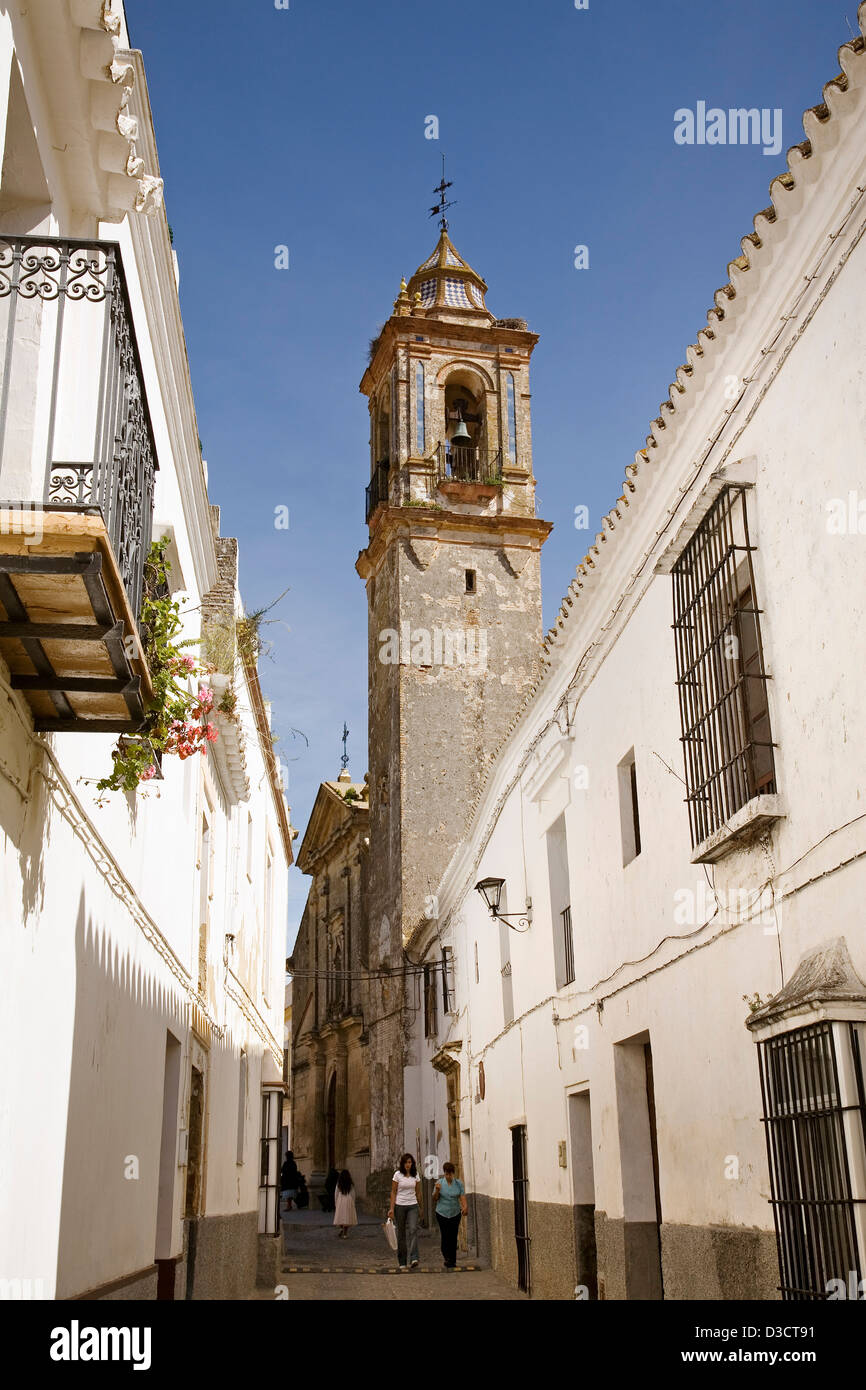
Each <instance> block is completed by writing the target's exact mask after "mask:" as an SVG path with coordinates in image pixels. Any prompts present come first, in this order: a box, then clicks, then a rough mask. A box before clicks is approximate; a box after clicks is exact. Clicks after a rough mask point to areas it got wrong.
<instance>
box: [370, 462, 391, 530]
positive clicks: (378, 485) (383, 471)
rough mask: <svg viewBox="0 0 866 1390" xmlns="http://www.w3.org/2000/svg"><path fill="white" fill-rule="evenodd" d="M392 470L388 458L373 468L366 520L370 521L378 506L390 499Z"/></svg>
mask: <svg viewBox="0 0 866 1390" xmlns="http://www.w3.org/2000/svg"><path fill="white" fill-rule="evenodd" d="M390 472H391V465H390V463H389V462H388V460H387V459H383V460H382V461H381V462H380V463H377V464H376V467H375V468H374V469H373V476H372V478H371V479H370V481H369V483H368V484H367V490H366V498H367V504H366V508H365V513H364V520H365V521H369V520H370V517H371V516H372V515H373V513H374V511H375V510H376V508H377V507H378V506H379V505H380V504H381V503H382V502H386V503H387V501H388V479H389V475H390Z"/></svg>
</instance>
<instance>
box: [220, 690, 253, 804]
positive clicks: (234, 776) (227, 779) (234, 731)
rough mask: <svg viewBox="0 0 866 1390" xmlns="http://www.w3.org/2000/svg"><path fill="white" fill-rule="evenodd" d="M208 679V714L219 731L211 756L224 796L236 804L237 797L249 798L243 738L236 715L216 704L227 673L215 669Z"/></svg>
mask: <svg viewBox="0 0 866 1390" xmlns="http://www.w3.org/2000/svg"><path fill="white" fill-rule="evenodd" d="M210 683H211V688H212V689H213V693H214V710H213V714H212V715H211V718H212V720H213V722H214V724H215V725H216V728H217V732H218V733H219V738H218V739H217V741H216V743H213V744H211V756H212V757H213V760H214V762H215V763H216V766H217V768H218V769H219V773H220V778H221V780H222V784H223V787H224V789H225V793H226V797H227V798H228V800H229V802H230V803H231V805H236V804H237V803H238V802H240V801H249V799H250V778H249V772H248V770H247V757H246V747H245V743H246V740H245V738H244V732H243V728H242V726H241V722H240V719H239V718H238V717H237V715H229V714H221V713H220V711H219V709H218V708H217V706H218V705H219V703H220V700H221V699H222V698H223V696H224V695H225V693H226V691H227V689H228V687H229V684H230V681H229V677H228V676H224V675H222V674H221V673H220V672H215V673H214V675H213V676H211V682H210Z"/></svg>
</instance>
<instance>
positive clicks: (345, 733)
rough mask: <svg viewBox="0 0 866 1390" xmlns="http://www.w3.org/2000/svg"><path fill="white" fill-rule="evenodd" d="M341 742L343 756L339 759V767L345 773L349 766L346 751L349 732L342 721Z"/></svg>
mask: <svg viewBox="0 0 866 1390" xmlns="http://www.w3.org/2000/svg"><path fill="white" fill-rule="evenodd" d="M341 742H342V745H343V756H342V757H341V759H340V766H341V767H342V769H343V771H344V772H345V771H346V768H347V767H348V766H349V754H348V751H347V746H348V742H349V730H348V728H347V727H346V721H345V720H343V737H342V739H341Z"/></svg>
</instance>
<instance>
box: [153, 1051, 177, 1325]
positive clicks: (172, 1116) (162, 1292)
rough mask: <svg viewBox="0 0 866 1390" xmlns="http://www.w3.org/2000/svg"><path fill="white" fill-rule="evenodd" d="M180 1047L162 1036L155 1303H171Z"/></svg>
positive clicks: (173, 1263)
mask: <svg viewBox="0 0 866 1390" xmlns="http://www.w3.org/2000/svg"><path fill="white" fill-rule="evenodd" d="M180 1061H181V1046H180V1042H179V1041H178V1039H177V1038H176V1037H175V1036H174V1035H173V1034H172V1033H169V1032H166V1035H165V1070H164V1076H163V1083H162V1138H161V1140H160V1146H159V1184H158V1188H157V1200H156V1254H155V1257H154V1258H155V1260H156V1265H157V1269H158V1271H159V1274H158V1278H157V1293H156V1296H157V1299H160V1300H166V1301H171V1300H173V1299H174V1276H175V1266H176V1261H175V1259H174V1258H173V1257H172V1249H171V1245H172V1235H173V1226H174V1193H175V1174H176V1173H177V1108H178V1101H179V1099H180Z"/></svg>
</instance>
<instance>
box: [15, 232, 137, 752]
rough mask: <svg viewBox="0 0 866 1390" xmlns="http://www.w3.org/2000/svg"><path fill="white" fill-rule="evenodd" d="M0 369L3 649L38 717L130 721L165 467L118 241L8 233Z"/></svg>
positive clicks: (107, 725) (120, 728) (86, 722)
mask: <svg viewBox="0 0 866 1390" xmlns="http://www.w3.org/2000/svg"><path fill="white" fill-rule="evenodd" d="M3 300H5V301H6V303H7V306H8V307H7V308H6V311H5V313H4V311H3V306H2V301H3ZM0 364H2V384H0V499H2V500H0V552H2V553H0V605H2V608H3V609H4V610H5V613H3V614H0V617H2V618H3V621H0V651H2V654H3V656H4V657H5V659H6V661H7V662H8V664H9V666H10V669H11V670H12V672H13V684H14V685H16V686H17V687H18V688H20V689H22V690H26V691H27V692H28V699H29V700H30V703H31V705H32V707H33V710H34V714H35V715H36V721H37V726H38V727H40V728H43V729H52V730H63V729H70V728H88V729H100V730H104V731H110V732H128V731H132V730H134V729H136V728H137V727H138V726H139V725H140V723H141V720H142V717H143V712H144V706H143V699H144V698H145V697H146V696H147V695H148V694H149V690H150V686H149V677H148V674H147V669H146V666H145V665H144V662H143V659H142V657H141V651H140V647H139V645H138V642H137V640H134V641H132V642H130V641H129V638H130V637H133V638H137V631H136V624H137V622H138V617H139V611H140V607H141V597H142V582H143V576H144V565H145V560H146V557H147V552H148V549H149V547H150V540H151V523H152V515H153V491H154V475H155V471H156V467H157V461H156V448H155V445H154V439H153V431H152V427H151V421H150V415H149V412H148V408H147V400H146V396H145V390H144V379H143V373H142V367H141V360H140V356H139V351H138V345H137V342H136V337H135V329H134V325H133V319H132V313H131V309H130V302H129V294H128V290H127V285H126V280H125V276H124V271H123V264H122V259H121V253H120V247H119V246H118V245H117V244H116V243H115V242H106V241H77V240H60V239H57V238H53V237H35V236H27V237H18V236H2V235H0ZM46 644H47V645H46Z"/></svg>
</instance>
